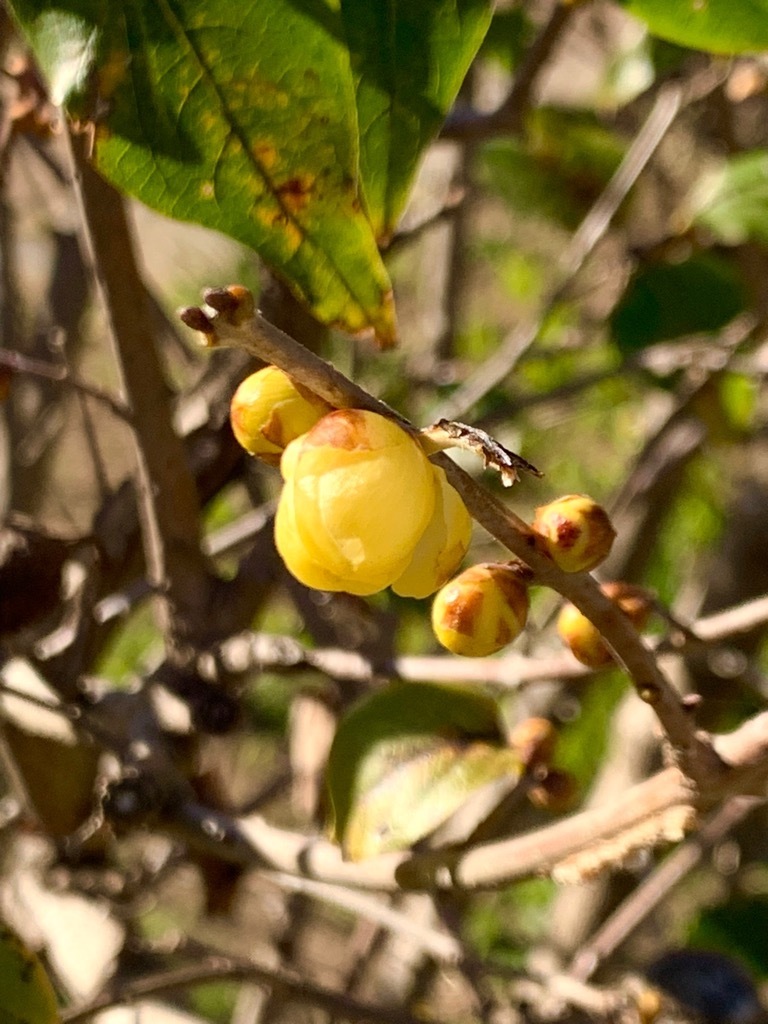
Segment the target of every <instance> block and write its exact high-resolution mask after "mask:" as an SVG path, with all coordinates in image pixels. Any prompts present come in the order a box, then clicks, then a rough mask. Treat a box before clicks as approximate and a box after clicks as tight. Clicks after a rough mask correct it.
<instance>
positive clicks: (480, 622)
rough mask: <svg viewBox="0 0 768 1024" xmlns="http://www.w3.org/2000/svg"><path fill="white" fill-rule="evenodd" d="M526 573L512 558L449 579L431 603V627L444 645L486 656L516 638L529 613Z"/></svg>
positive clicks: (451, 649)
mask: <svg viewBox="0 0 768 1024" xmlns="http://www.w3.org/2000/svg"><path fill="white" fill-rule="evenodd" d="M524 575H525V571H524V569H523V568H522V566H519V565H516V564H514V563H483V564H481V565H473V566H472V567H471V568H469V569H465V570H464V572H462V573H460V574H459V575H458V576H456V577H455V578H454V579H452V580H451V581H450V583H446V585H445V586H444V587H443V588H442V589H441V590H440V591H438V593H437V595H436V596H435V600H434V602H433V604H432V629H433V630H434V633H435V636H436V637H437V639H438V640H439V641H440V643H441V644H442V645H443V647H446V648H447V649H448V650H449V651H452V652H453V653H454V654H463V655H464V656H465V657H468V658H482V657H485V656H486V655H488V654H495V653H496V652H497V651H500V650H501V649H502V647H506V646H507V644H510V643H512V641H513V640H514V639H515V638H516V637H518V636H519V635H520V633H521V632H522V630H523V628H524V627H525V623H526V620H527V618H528V587H527V585H526V582H525V579H524Z"/></svg>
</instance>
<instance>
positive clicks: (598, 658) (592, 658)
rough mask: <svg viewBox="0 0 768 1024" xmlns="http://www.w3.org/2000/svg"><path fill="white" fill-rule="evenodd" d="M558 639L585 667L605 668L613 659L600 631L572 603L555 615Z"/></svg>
mask: <svg viewBox="0 0 768 1024" xmlns="http://www.w3.org/2000/svg"><path fill="white" fill-rule="evenodd" d="M557 632H558V633H559V634H560V639H561V640H562V641H563V643H564V644H566V645H567V646H568V647H570V649H571V653H572V654H573V656H574V658H576V660H577V661H580V662H581V664H582V665H586V666H587V668H605V667H606V665H610V664H611V662H612V661H613V655H612V654H611V652H610V651H609V650H608V647H607V646H606V644H605V641H604V640H603V638H602V636H601V635H600V631H599V629H598V628H597V626H594V625H593V624H592V623H591V622H590V620H589V619H588V618H587V617H586V615H582V613H581V612H580V611H579V609H578V608H577V607H576V606H575V605H573V604H566V605H564V607H563V608H562V610H561V612H560V614H559V615H558V617H557Z"/></svg>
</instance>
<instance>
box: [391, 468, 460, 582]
mask: <svg viewBox="0 0 768 1024" xmlns="http://www.w3.org/2000/svg"><path fill="white" fill-rule="evenodd" d="M432 472H433V474H434V477H435V482H436V485H437V486H436V500H435V510H434V512H433V513H432V518H431V519H430V521H429V524H428V525H427V528H426V530H425V531H424V533H423V534H422V535H421V539H420V540H419V542H418V544H417V545H416V548H415V550H414V552H413V555H412V557H411V561H410V563H409V565H408V568H407V569H406V570H405V572H404V573H403V574H402V576H399V577H398V578H397V579H396V580H395V582H394V583H393V584H392V589H393V590H394V592H395V593H396V594H399V595H400V596H401V597H429V595H430V594H434V592H435V591H436V590H438V589H439V588H440V587H442V585H443V584H444V583H445V582H446V580H449V579H450V578H451V576H452V575H453V573H455V572H456V570H457V569H458V567H459V565H460V564H461V560H462V558H463V557H464V555H466V553H467V549H468V548H469V541H470V539H471V537H472V519H471V517H470V514H469V512H467V509H466V506H465V505H464V502H463V501H462V500H461V498H460V497H459V495H458V494H457V492H456V491H455V490H454V488H453V487H451V485H450V484H449V483H448V480H447V479H446V476H445V473H444V472H443V470H442V469H440V467H439V466H433V467H432Z"/></svg>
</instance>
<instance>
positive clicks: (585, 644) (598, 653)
mask: <svg viewBox="0 0 768 1024" xmlns="http://www.w3.org/2000/svg"><path fill="white" fill-rule="evenodd" d="M600 589H601V590H602V592H603V593H604V594H605V596H606V597H608V598H610V599H611V600H612V601H613V602H614V603H615V604H617V605H618V606H619V608H620V609H621V610H622V612H624V614H625V615H626V616H627V618H628V619H629V620H630V621H631V622H632V624H633V626H634V627H635V628H636V629H644V628H645V626H646V625H647V623H648V618H649V617H650V614H651V612H652V611H653V598H652V597H651V595H650V594H649V593H648V591H647V590H645V589H644V588H643V587H636V586H634V585H633V584H631V583H622V582H619V581H616V582H612V583H603V584H602V585H601V587H600ZM557 631H558V633H559V634H560V637H561V639H562V640H563V642H564V643H565V644H566V645H567V646H568V647H570V649H571V652H572V653H573V656H574V657H575V658H577V659H578V661H580V662H581V663H582V665H586V666H587V667H588V668H605V667H606V666H607V665H610V664H611V662H612V661H613V655H612V654H611V652H610V651H609V649H608V646H607V644H606V643H605V641H604V640H603V638H602V636H601V635H600V632H599V630H598V629H597V627H596V626H594V625H593V624H592V623H591V622H590V620H589V619H588V618H587V617H586V615H582V613H581V612H580V611H579V610H578V608H576V607H575V606H574V605H572V604H566V605H565V606H564V607H563V609H562V611H561V612H560V615H559V616H558V619H557Z"/></svg>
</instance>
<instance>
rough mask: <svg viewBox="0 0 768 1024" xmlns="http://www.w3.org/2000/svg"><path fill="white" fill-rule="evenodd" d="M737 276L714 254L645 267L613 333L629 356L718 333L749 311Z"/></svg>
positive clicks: (627, 295) (616, 316)
mask: <svg viewBox="0 0 768 1024" xmlns="http://www.w3.org/2000/svg"><path fill="white" fill-rule="evenodd" d="M744 305H745V296H744V291H743V286H742V284H741V281H740V279H739V276H738V274H737V272H736V271H735V270H734V268H733V266H732V265H731V264H730V263H728V262H727V261H725V260H723V259H720V258H719V257H717V256H714V255H713V254H711V253H701V254H698V255H694V256H692V257H691V258H690V259H688V260H685V261H684V262H683V263H654V264H652V265H651V266H647V267H641V268H640V270H639V271H638V272H637V273H636V274H635V276H634V277H633V278H632V280H631V281H630V283H629V286H628V287H627V291H626V293H625V294H624V297H623V299H622V300H621V302H620V303H619V305H618V306H617V308H616V309H615V311H614V313H613V315H612V317H611V333H612V335H613V339H614V341H615V342H616V344H617V345H618V346H619V348H620V349H622V350H623V351H625V352H634V351H637V350H638V349H641V348H644V347H645V346H646V345H653V344H655V343H656V342H658V341H668V340H670V339H671V338H679V337H682V336H683V335H686V334H696V333H699V332H703V331H717V330H719V329H720V328H721V327H724V326H725V324H727V323H728V322H729V321H730V320H732V319H733V317H735V316H736V315H737V313H740V312H741V311H742V310H743V309H744Z"/></svg>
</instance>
